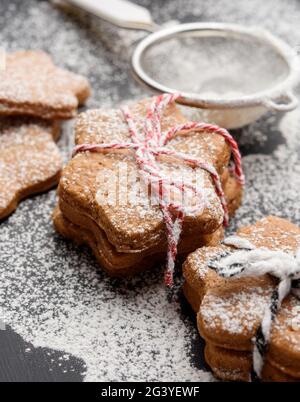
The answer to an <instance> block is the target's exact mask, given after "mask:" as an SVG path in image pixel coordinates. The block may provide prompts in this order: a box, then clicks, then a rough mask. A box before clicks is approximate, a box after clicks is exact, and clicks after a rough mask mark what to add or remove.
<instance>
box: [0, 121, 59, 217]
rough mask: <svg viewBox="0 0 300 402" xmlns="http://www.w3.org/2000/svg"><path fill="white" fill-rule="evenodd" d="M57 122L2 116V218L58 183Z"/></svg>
mask: <svg viewBox="0 0 300 402" xmlns="http://www.w3.org/2000/svg"><path fill="white" fill-rule="evenodd" d="M58 133H59V127H58V125H57V123H55V122H47V121H43V120H40V119H33V118H26V117H24V118H23V117H2V118H0V189H1V190H0V219H3V218H5V217H6V216H8V215H9V214H11V213H12V212H13V211H14V210H15V209H16V207H17V205H18V203H19V202H20V201H21V200H22V199H23V198H25V197H27V196H30V195H31V194H34V193H39V192H43V191H46V190H48V189H49V188H51V187H53V186H54V185H55V184H57V182H58V180H59V176H60V171H61V167H62V160H61V156H60V153H59V150H58V148H57V146H56V144H55V142H54V139H55V138H57V136H58Z"/></svg>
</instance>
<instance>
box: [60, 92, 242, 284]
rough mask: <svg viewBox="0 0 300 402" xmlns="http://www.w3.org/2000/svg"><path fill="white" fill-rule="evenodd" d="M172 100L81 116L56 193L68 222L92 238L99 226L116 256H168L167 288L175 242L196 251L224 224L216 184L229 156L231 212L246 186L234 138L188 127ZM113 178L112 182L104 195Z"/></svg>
mask: <svg viewBox="0 0 300 402" xmlns="http://www.w3.org/2000/svg"><path fill="white" fill-rule="evenodd" d="M175 99H176V96H171V95H162V96H160V97H157V98H153V99H147V100H144V101H141V102H139V103H137V104H134V105H131V106H130V108H125V109H123V110H118V109H117V110H90V111H88V112H86V113H83V114H81V115H80V116H79V117H78V120H77V125H76V135H75V141H76V148H75V152H74V158H73V159H72V160H71V161H70V162H69V163H68V165H67V166H66V168H65V169H64V170H63V174H62V178H61V180H60V183H59V188H58V195H59V207H60V211H61V212H62V214H63V215H64V216H65V218H66V219H67V220H68V221H69V222H71V223H73V224H75V225H78V226H83V227H84V228H85V229H87V230H88V231H89V232H93V231H94V230H93V227H92V226H93V225H91V222H92V223H93V224H95V225H97V227H98V228H99V230H101V231H102V232H103V233H105V237H106V238H107V241H108V242H109V243H110V244H111V245H112V247H113V248H114V249H115V250H116V251H117V252H118V253H125V254H132V253H136V254H140V255H154V254H158V253H161V252H163V253H166V252H167V254H168V269H167V282H168V283H169V284H171V282H172V270H173V268H174V263H175V257H176V254H177V243H178V242H179V240H180V239H186V241H187V242H188V243H191V244H193V240H192V239H195V238H201V237H202V236H206V235H211V234H213V233H215V232H216V231H217V230H218V229H219V228H220V226H221V225H222V223H223V222H224V221H225V222H226V221H227V219H228V212H229V211H228V206H227V204H226V200H225V194H224V191H223V188H222V183H221V178H220V177H221V176H222V175H223V174H225V175H226V170H227V169H228V165H229V161H230V156H231V150H232V152H233V156H234V157H235V160H236V166H235V174H236V177H237V179H232V177H231V176H230V175H228V172H227V177H228V183H231V185H230V186H229V188H234V189H236V190H233V194H234V195H233V196H232V197H231V202H232V205H229V207H230V208H231V209H232V210H235V209H236V208H237V206H238V204H239V202H240V198H241V184H240V183H242V182H243V175H242V171H241V166H240V155H239V152H238V149H237V145H236V143H235V141H234V140H233V139H232V137H231V136H230V135H229V134H228V133H227V131H226V130H223V129H221V128H219V127H216V126H213V125H207V124H204V123H194V122H187V121H186V119H185V118H184V117H183V116H182V115H181V113H180V112H179V110H178V109H177V107H176V106H175V104H174V101H175ZM112 177H113V178H114V179H115V181H111V182H110V183H111V184H110V186H108V187H105V184H106V183H107V180H111V178H112ZM136 188H138V191H137V192H135V194H134V196H135V197H134V200H133V201H132V197H131V195H132V194H131V193H132V190H135V189H136ZM112 189H114V191H111V190H112ZM75 217H78V219H79V218H80V222H78V221H77V219H76V218H75ZM81 218H82V219H81ZM73 233H74V232H73ZM74 237H76V236H74ZM106 268H108V267H106ZM115 268H116V270H118V267H115Z"/></svg>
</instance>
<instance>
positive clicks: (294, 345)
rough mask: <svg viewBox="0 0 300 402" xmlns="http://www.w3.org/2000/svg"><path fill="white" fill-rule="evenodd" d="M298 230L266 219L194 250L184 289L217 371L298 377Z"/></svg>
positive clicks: (236, 376)
mask: <svg viewBox="0 0 300 402" xmlns="http://www.w3.org/2000/svg"><path fill="white" fill-rule="evenodd" d="M299 247H300V229H299V227H297V226H296V225H294V224H292V223H290V222H288V221H287V220H285V219H281V218H278V217H273V216H270V217H267V218H264V219H262V220H261V221H259V222H257V223H256V224H255V225H252V226H248V227H244V228H241V229H240V230H238V232H237V235H236V236H231V237H229V238H227V239H225V241H224V242H223V244H222V245H218V246H216V247H204V248H202V249H198V250H196V251H195V252H194V253H192V254H190V255H189V257H188V258H187V260H186V262H185V263H184V268H183V272H184V277H185V284H184V293H185V296H186V298H187V299H188V301H189V302H190V304H191V305H192V307H193V308H194V310H195V311H196V312H198V314H197V323H198V329H199V332H200V334H201V336H202V337H203V338H204V339H205V341H206V346H205V357H206V361H207V363H208V364H209V365H210V367H211V368H212V370H213V372H214V373H215V375H216V376H217V377H219V378H221V379H224V380H237V381H250V380H253V381H256V380H263V381H299V380H300V353H299V350H300V320H299V312H300V299H299V297H300V292H299V287H300V286H299V285H300V281H299V279H300V253H299V250H300V249H299Z"/></svg>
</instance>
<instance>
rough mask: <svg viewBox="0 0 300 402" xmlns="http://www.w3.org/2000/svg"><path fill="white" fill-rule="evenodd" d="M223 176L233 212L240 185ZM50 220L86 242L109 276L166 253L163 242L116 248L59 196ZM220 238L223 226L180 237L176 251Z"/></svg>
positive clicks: (129, 271)
mask: <svg viewBox="0 0 300 402" xmlns="http://www.w3.org/2000/svg"><path fill="white" fill-rule="evenodd" d="M224 180H225V182H224V192H225V195H226V199H227V203H228V207H229V213H230V215H232V214H234V212H235V210H236V208H237V206H238V205H239V202H240V199H241V186H240V185H239V184H238V183H237V182H236V180H235V179H234V178H232V177H230V176H227V175H224ZM53 221H54V225H55V228H56V230H57V231H58V232H59V233H60V234H61V235H62V236H64V237H67V238H70V239H73V240H75V241H76V243H78V244H87V245H88V246H89V247H90V248H91V249H92V251H93V253H94V255H95V257H96V259H97V260H98V261H99V263H100V265H101V266H102V267H103V269H104V270H105V271H106V272H107V273H108V274H109V275H111V276H128V275H132V274H136V273H137V272H140V271H143V270H145V269H147V268H150V267H152V266H153V265H154V264H155V263H157V262H160V261H163V259H164V256H165V248H164V245H162V246H163V247H155V248H153V249H146V250H144V251H141V252H136V253H122V252H118V251H117V250H116V248H115V247H114V246H113V245H112V244H111V243H110V242H109V241H108V239H107V236H106V234H105V232H104V231H103V230H102V229H101V228H100V227H99V226H98V225H97V224H96V223H95V222H94V221H93V220H92V219H90V218H88V217H87V216H83V215H80V214H77V212H75V211H74V210H73V209H72V208H69V206H68V205H66V204H65V203H64V201H62V200H60V207H57V208H56V209H55V211H54V214H53ZM222 239H223V227H220V228H218V229H217V230H216V231H215V232H214V233H212V234H208V235H200V236H197V237H192V238H191V237H189V236H186V237H182V238H181V239H180V242H179V244H178V253H179V254H180V255H183V256H184V255H186V254H188V253H189V252H191V251H193V250H195V249H196V248H198V247H202V246H205V245H206V246H207V245H210V246H213V245H217V244H219V242H220V241H221V240H222Z"/></svg>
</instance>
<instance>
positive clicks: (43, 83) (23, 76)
mask: <svg viewBox="0 0 300 402" xmlns="http://www.w3.org/2000/svg"><path fill="white" fill-rule="evenodd" d="M89 95H90V86H89V83H88V81H87V80H86V79H85V78H84V77H82V76H79V75H77V74H74V73H71V72H69V71H66V70H63V69H61V68H58V67H56V66H55V65H54V64H53V62H52V60H51V58H50V56H49V55H48V54H46V53H44V52H42V51H36V50H28V51H19V52H15V53H11V54H8V55H7V59H6V68H5V70H4V71H0V115H16V114H17V115H32V116H37V117H42V118H44V119H54V120H56V119H70V118H72V117H74V116H75V114H76V111H77V107H78V105H79V104H83V103H84V102H85V100H86V99H87V98H88V97H89Z"/></svg>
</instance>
